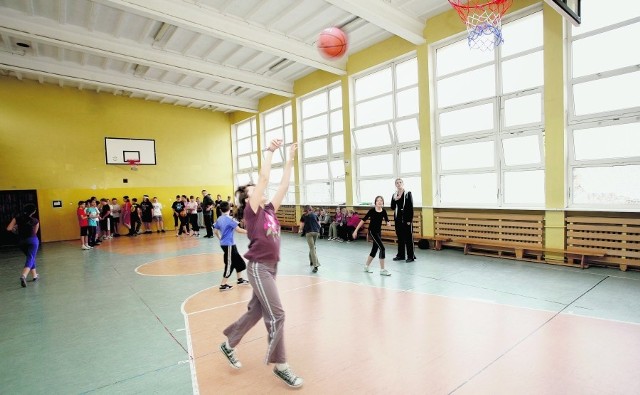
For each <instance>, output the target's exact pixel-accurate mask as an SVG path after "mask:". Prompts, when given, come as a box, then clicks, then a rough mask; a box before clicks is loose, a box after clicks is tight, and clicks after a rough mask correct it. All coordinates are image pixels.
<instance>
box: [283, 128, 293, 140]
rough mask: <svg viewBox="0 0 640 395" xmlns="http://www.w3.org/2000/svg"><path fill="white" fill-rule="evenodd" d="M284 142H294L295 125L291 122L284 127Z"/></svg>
mask: <svg viewBox="0 0 640 395" xmlns="http://www.w3.org/2000/svg"><path fill="white" fill-rule="evenodd" d="M284 142H285V143H286V144H288V143H293V126H292V125H290V124H289V125H287V126H285V127H284Z"/></svg>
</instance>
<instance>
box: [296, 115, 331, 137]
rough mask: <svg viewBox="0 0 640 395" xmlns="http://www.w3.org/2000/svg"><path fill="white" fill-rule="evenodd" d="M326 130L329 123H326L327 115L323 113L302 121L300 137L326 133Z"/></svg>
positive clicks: (327, 130)
mask: <svg viewBox="0 0 640 395" xmlns="http://www.w3.org/2000/svg"><path fill="white" fill-rule="evenodd" d="M328 132H329V125H327V116H326V115H325V114H322V115H320V116H317V117H314V118H310V119H305V120H304V121H302V138H303V139H305V140H306V139H309V138H312V137H317V136H322V135H326V134H327V133H328Z"/></svg>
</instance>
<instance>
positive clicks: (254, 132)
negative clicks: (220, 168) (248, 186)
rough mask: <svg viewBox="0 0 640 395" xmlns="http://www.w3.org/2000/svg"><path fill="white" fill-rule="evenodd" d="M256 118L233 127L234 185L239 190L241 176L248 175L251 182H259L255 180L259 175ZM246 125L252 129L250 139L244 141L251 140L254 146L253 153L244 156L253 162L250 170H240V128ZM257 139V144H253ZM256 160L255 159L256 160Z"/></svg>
mask: <svg viewBox="0 0 640 395" xmlns="http://www.w3.org/2000/svg"><path fill="white" fill-rule="evenodd" d="M256 120H257V119H256V117H251V118H249V119H246V120H244V121H241V122H238V123H236V124H234V125H232V136H231V137H232V144H231V152H232V156H233V161H232V166H233V180H234V184H235V188H236V189H237V188H238V187H239V186H240V181H239V179H238V177H239V175H240V174H243V175H248V176H249V180H250V181H251V182H256V181H257V180H256V179H255V177H256V176H257V174H258V161H257V158H258V151H259V149H258V143H257V139H258V130H257V125H256ZM245 124H248V125H249V128H250V129H251V133H250V135H249V137H246V138H243V139H242V140H245V139H249V140H250V141H251V145H252V149H253V150H252V151H251V152H250V153H249V154H243V156H248V157H249V160H250V161H251V167H250V168H248V169H240V166H239V159H240V156H239V154H238V128H239V127H240V126H243V125H245ZM254 139H255V142H256V143H255V144H253V141H254ZM254 158H255V159H254Z"/></svg>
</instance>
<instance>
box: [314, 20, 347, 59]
mask: <svg viewBox="0 0 640 395" xmlns="http://www.w3.org/2000/svg"><path fill="white" fill-rule="evenodd" d="M318 50H319V51H320V54H321V55H322V56H324V57H325V58H339V57H341V56H342V55H344V54H345V52H347V35H346V34H345V33H344V32H343V31H342V30H340V29H339V28H337V27H329V28H326V29H324V30H323V31H322V32H320V36H319V37H318Z"/></svg>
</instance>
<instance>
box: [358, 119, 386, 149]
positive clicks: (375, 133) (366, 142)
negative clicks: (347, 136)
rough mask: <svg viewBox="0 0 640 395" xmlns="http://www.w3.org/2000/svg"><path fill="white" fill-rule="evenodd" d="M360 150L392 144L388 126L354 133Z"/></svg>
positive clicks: (379, 126)
mask: <svg viewBox="0 0 640 395" xmlns="http://www.w3.org/2000/svg"><path fill="white" fill-rule="evenodd" d="M353 135H354V139H355V143H356V147H357V149H358V150H362V149H366V148H371V147H380V146H384V145H389V144H391V137H390V135H389V126H388V125H378V126H373V127H370V128H365V129H357V130H355V131H354V132H353Z"/></svg>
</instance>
